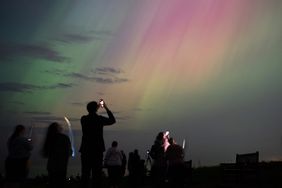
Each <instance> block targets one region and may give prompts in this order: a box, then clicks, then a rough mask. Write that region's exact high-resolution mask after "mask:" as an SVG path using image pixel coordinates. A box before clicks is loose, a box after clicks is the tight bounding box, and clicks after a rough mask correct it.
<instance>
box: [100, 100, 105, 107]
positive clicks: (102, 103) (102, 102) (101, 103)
mask: <svg viewBox="0 0 282 188" xmlns="http://www.w3.org/2000/svg"><path fill="white" fill-rule="evenodd" d="M99 104H100V106H101V107H102V108H104V100H103V99H100V102H99Z"/></svg>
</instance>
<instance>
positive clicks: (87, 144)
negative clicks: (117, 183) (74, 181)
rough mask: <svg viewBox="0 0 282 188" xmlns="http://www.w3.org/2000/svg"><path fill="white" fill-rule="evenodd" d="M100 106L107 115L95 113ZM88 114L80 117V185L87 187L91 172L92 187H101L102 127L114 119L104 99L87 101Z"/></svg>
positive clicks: (103, 145)
mask: <svg viewBox="0 0 282 188" xmlns="http://www.w3.org/2000/svg"><path fill="white" fill-rule="evenodd" d="M100 107H103V108H104V109H105V110H106V112H107V114H108V117H105V116H101V115H98V114H97V111H98V109H99V108H100ZM87 111H88V114H87V115H84V116H82V117H81V119H80V122H81V127H82V142H81V146H80V150H79V151H80V153H81V175H82V177H81V181H82V187H83V188H84V187H88V183H89V179H90V173H92V187H95V188H96V187H101V179H102V168H103V153H104V151H105V143H104V138H103V128H104V126H107V125H113V124H114V123H115V122H116V119H115V117H114V115H113V113H112V112H111V111H110V110H109V108H108V106H107V105H106V103H105V102H104V100H100V102H99V103H97V102H96V101H92V102H89V103H88V104H87Z"/></svg>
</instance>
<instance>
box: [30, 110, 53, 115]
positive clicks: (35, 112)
mask: <svg viewBox="0 0 282 188" xmlns="http://www.w3.org/2000/svg"><path fill="white" fill-rule="evenodd" d="M24 113H25V114H30V115H51V113H50V112H37V111H27V112H24Z"/></svg>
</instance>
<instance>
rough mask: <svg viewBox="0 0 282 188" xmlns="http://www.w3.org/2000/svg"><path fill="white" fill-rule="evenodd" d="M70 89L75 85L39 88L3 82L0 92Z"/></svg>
mask: <svg viewBox="0 0 282 188" xmlns="http://www.w3.org/2000/svg"><path fill="white" fill-rule="evenodd" d="M70 87H73V84H65V83H57V84H55V85H50V86H38V85H33V84H25V83H19V82H2V83H0V92H32V91H34V90H44V89H65V88H70Z"/></svg>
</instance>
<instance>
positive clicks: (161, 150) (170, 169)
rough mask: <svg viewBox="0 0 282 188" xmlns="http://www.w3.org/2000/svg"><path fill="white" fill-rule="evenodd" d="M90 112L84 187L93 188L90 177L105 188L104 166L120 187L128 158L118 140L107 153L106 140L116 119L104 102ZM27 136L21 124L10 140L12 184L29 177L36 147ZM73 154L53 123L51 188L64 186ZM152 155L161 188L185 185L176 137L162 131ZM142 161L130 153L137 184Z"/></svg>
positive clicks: (48, 149)
mask: <svg viewBox="0 0 282 188" xmlns="http://www.w3.org/2000/svg"><path fill="white" fill-rule="evenodd" d="M99 108H104V109H105V110H106V112H107V115H108V117H105V116H101V115H98V114H97V111H98V109H99ZM87 111H88V114H87V115H83V116H82V117H81V119H80V122H81V127H82V141H81V146H80V149H79V152H80V153H81V187H82V188H87V187H89V184H90V178H92V187H95V188H99V187H101V183H102V174H103V173H102V170H103V167H106V168H107V170H108V176H109V183H110V186H111V187H112V188H117V187H118V186H119V184H120V181H121V177H123V176H124V174H125V169H126V156H125V154H124V152H122V151H120V150H119V149H118V142H117V141H113V142H112V146H111V147H110V148H109V149H108V150H107V151H106V149H105V143H104V138H103V128H104V126H108V125H113V124H114V123H115V122H116V119H115V117H114V115H113V113H112V112H111V111H110V110H109V108H108V107H107V105H106V104H105V103H104V102H103V103H97V102H96V101H92V102H89V103H88V104H87ZM25 135H26V128H25V127H24V126H23V125H18V126H16V128H15V130H14V132H13V134H12V135H11V136H10V138H9V140H8V157H7V159H6V162H5V168H6V179H7V181H8V182H9V181H10V182H15V181H17V182H21V181H24V180H25V178H26V177H27V175H28V169H29V168H28V165H29V158H30V155H31V151H32V149H33V144H32V139H30V138H27V137H26V136H25ZM105 151H106V154H105V157H104V152H105ZM71 154H72V147H71V142H70V138H69V137H68V136H67V135H65V134H64V133H63V128H62V126H61V125H60V124H59V123H57V122H54V123H51V124H50V125H49V127H48V130H47V134H46V137H45V140H44V144H43V148H42V155H43V157H45V158H47V159H48V160H47V171H48V179H49V185H50V187H52V188H57V187H60V188H61V187H64V183H65V180H66V175H67V165H68V160H69V157H70V156H71ZM149 156H150V157H151V158H152V159H153V164H152V169H151V173H152V174H151V175H152V179H153V182H154V185H156V187H161V186H162V185H163V183H164V182H165V180H169V182H170V183H173V184H179V183H180V184H181V182H182V178H181V176H182V175H181V173H182V171H183V162H184V161H183V158H184V151H183V149H182V147H180V146H179V145H177V144H176V143H175V142H174V140H173V139H172V138H169V134H168V133H167V132H160V133H159V134H158V135H157V137H156V140H155V142H154V144H153V145H152V147H151V150H150V152H149ZM141 161H142V160H140V156H139V154H138V150H135V151H134V152H130V154H129V159H128V171H129V177H130V179H131V181H132V182H135V183H136V180H137V179H136V177H137V176H139V173H140V172H142V170H143V169H142V168H143V167H144V160H143V163H141ZM141 164H143V165H141Z"/></svg>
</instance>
